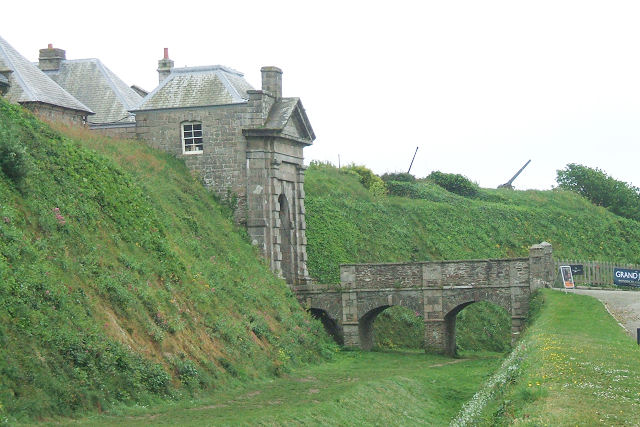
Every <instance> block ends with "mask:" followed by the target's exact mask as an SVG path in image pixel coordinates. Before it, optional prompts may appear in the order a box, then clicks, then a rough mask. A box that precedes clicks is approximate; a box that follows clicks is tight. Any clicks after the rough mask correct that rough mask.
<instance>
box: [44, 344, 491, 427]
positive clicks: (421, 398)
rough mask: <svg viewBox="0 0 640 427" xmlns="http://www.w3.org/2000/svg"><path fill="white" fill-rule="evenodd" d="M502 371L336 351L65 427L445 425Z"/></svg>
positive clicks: (414, 356)
mask: <svg viewBox="0 0 640 427" xmlns="http://www.w3.org/2000/svg"><path fill="white" fill-rule="evenodd" d="M499 364H500V357H499V355H497V354H484V355H482V356H479V355H477V356H475V357H474V358H471V359H464V360H462V359H457V360H451V359H448V358H445V357H442V356H436V355H427V354H424V353H422V352H419V351H414V352H407V353H400V352H392V353H382V352H368V353H364V352H355V351H354V352H341V353H340V354H338V355H336V356H335V357H334V359H333V360H332V361H330V362H326V363H322V364H319V365H313V366H307V367H305V368H303V369H299V370H298V369H296V370H295V371H294V372H292V373H291V374H288V375H285V376H283V377H281V378H276V379H274V380H268V381H264V382H258V383H254V384H249V385H247V386H243V387H239V388H236V389H234V390H231V391H229V390H220V391H218V392H214V393H212V394H210V395H209V396H207V397H204V398H202V399H199V400H194V401H189V402H187V401H181V402H177V403H173V404H168V405H167V404H165V405H162V406H157V407H151V408H127V409H124V410H123V411H121V412H119V413H118V414H117V415H114V414H111V415H95V416H92V417H90V418H85V419H81V420H78V421H74V422H73V423H69V425H74V426H75V425H91V426H114V425H123V426H124V425H126V426H147V425H156V424H157V425H179V426H203V425H215V426H226V425H229V426H240V425H247V426H253V425H273V426H276V425H277V426H282V425H312V426H317V425H327V426H338V425H341V426H345V425H349V426H352V425H406V426H411V425H415V426H424V425H429V426H447V425H449V422H450V421H451V419H452V418H453V417H454V416H455V415H456V413H457V412H458V411H459V409H460V408H461V407H462V405H463V403H464V402H465V401H467V400H468V399H470V398H471V396H472V395H473V393H474V392H475V391H476V390H477V389H478V388H479V387H480V385H481V383H482V382H483V381H484V380H485V379H486V376H487V374H488V373H491V372H492V371H493V370H494V369H495V368H496V367H497V366H498V365H499ZM461 378H464V380H461ZM54 425H66V424H65V423H64V421H63V422H62V423H55V424H54Z"/></svg>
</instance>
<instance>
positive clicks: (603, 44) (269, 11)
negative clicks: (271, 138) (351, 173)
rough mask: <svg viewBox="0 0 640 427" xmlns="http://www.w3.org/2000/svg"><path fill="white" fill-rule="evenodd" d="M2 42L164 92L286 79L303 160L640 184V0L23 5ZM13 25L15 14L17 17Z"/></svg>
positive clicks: (536, 182) (525, 180)
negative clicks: (583, 176)
mask: <svg viewBox="0 0 640 427" xmlns="http://www.w3.org/2000/svg"><path fill="white" fill-rule="evenodd" d="M0 14H2V15H3V16H2V19H1V20H0V22H2V24H0V36H2V37H3V38H4V39H5V40H7V41H8V42H9V43H10V44H12V45H13V46H14V48H16V49H17V50H18V51H19V52H20V53H22V54H23V55H24V56H26V57H27V58H28V59H30V60H33V61H36V60H37V57H38V49H40V48H45V47H46V46H47V44H48V43H52V44H53V45H54V47H59V48H62V49H65V50H66V51H67V59H80V58H99V59H100V60H102V62H103V63H104V64H105V65H106V66H107V67H108V68H110V69H111V70H112V71H114V72H115V73H116V74H117V75H118V76H120V78H122V79H123V80H124V81H125V82H126V83H127V84H129V85H132V84H136V85H139V86H141V87H143V88H145V89H147V90H152V89H153V88H154V87H155V86H156V85H157V84H158V75H157V73H156V68H157V61H158V59H160V58H161V57H162V52H163V48H164V47H168V48H169V55H170V57H171V59H173V60H174V61H175V65H176V66H177V67H181V66H197V65H213V64H222V65H227V66H229V67H232V68H235V69H237V70H239V71H241V72H243V73H244V74H245V77H246V79H247V80H248V81H249V83H251V84H252V85H253V86H254V87H255V88H259V87H260V67H261V66H264V65H275V66H278V67H280V68H281V69H282V70H283V71H284V74H283V92H284V96H299V97H300V98H301V99H302V103H303V105H304V107H305V109H306V111H307V114H308V116H309V119H310V121H311V124H312V126H313V128H314V131H315V133H316V136H317V139H316V141H315V143H314V145H313V146H312V147H310V148H307V149H305V157H306V161H307V162H309V161H310V160H326V161H330V162H332V163H334V164H337V163H338V156H340V160H341V163H342V164H343V165H344V164H347V163H351V162H353V163H356V164H363V165H366V166H368V167H370V168H372V169H373V170H374V171H375V172H376V173H380V174H381V173H384V172H393V171H404V172H406V170H407V168H408V167H409V163H410V161H411V157H412V156H413V153H414V151H415V149H416V147H420V148H419V150H418V154H417V156H416V160H415V163H414V165H413V168H412V173H414V174H416V175H417V176H426V175H428V174H429V173H430V172H431V171H433V170H440V171H443V172H453V173H461V174H463V175H466V176H467V177H469V178H471V179H472V180H474V181H476V182H478V183H479V184H480V185H481V186H483V187H495V186H497V185H499V184H501V183H503V182H505V181H507V180H508V179H509V178H510V177H511V176H512V175H513V174H514V173H515V172H516V171H517V170H518V169H519V168H520V167H521V166H522V165H523V164H524V163H525V162H526V161H527V160H529V159H531V164H530V165H529V166H528V167H527V169H525V171H524V172H523V173H522V175H521V176H520V177H519V178H518V179H517V180H516V181H515V186H516V188H518V189H528V188H538V189H548V188H551V187H552V186H553V185H555V177H556V170H557V169H562V168H564V166H565V165H566V164H568V163H572V162H573V163H580V164H584V165H586V166H590V167H599V168H601V169H604V170H605V171H606V172H607V173H609V174H610V175H612V176H614V177H615V178H617V179H621V180H624V181H627V182H632V183H633V184H635V185H638V186H640V167H638V166H637V165H636V163H638V161H639V160H640V156H639V154H640V148H639V147H640V144H639V142H640V46H639V44H640V25H639V24H638V22H640V2H638V1H615V0H610V1H584V0H581V1H563V0H554V1H544V0H537V1H527V2H524V1H516V0H508V1H487V0H483V1H477V0H471V1H450V0H447V1H403V0H395V1H385V2H377V1H366V2H359V1H344V0H343V1H327V0H325V1H321V2H320V1H318V2H313V3H312V2H304V1H275V0H274V1H224V2H218V1H184V2H176V1H171V2H164V1H154V2H152V3H147V2H134V1H121V0H111V1H109V2H95V1H94V2H87V1H55V2H54V1H50V0H49V1H46V2H45V1H21V2H20V1H11V2H3V4H2V8H1V9H0ZM6 17H10V19H7V18H6Z"/></svg>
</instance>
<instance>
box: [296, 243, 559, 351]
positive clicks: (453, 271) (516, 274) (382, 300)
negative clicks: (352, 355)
mask: <svg viewBox="0 0 640 427" xmlns="http://www.w3.org/2000/svg"><path fill="white" fill-rule="evenodd" d="M554 277H555V267H554V263H553V259H552V248H551V245H550V244H549V243H546V242H543V243H541V244H539V245H535V246H532V247H531V248H530V249H529V257H528V258H512V259H489V260H470V261H436V262H412V263H388V264H346V265H341V266H340V284H339V285H305V286H298V287H295V288H294V290H295V292H296V295H297V297H298V299H299V300H300V302H301V303H302V304H303V305H304V306H305V307H307V308H308V309H309V310H310V311H311V313H312V314H313V315H314V316H316V317H318V318H320V320H322V322H323V324H324V325H325V327H326V328H327V330H328V331H329V333H331V335H333V337H334V338H335V339H336V340H337V341H338V342H339V343H341V344H344V345H345V346H347V347H357V348H362V349H365V350H369V349H371V347H372V346H373V322H374V320H375V318H376V317H377V316H378V314H380V313H381V312H382V311H384V310H385V309H387V308H389V307H391V306H394V305H400V306H403V307H407V308H408V309H410V310H412V311H414V312H415V313H416V314H417V315H420V316H421V317H422V318H423V319H424V324H425V335H424V347H425V350H426V351H428V352H437V353H445V354H449V355H453V354H455V349H456V341H455V340H456V336H455V329H456V316H457V314H458V313H459V312H460V310H462V309H463V308H465V307H466V306H468V305H469V304H472V303H474V302H478V301H489V302H492V303H494V304H497V305H499V306H500V307H503V308H504V309H505V310H507V312H508V313H510V314H511V337H512V341H515V340H516V339H517V338H518V335H519V334H520V331H521V329H522V326H523V321H524V319H525V317H526V315H527V312H528V310H529V297H530V295H531V293H532V292H533V291H534V290H535V289H537V288H540V287H545V286H551V284H552V281H553V279H554Z"/></svg>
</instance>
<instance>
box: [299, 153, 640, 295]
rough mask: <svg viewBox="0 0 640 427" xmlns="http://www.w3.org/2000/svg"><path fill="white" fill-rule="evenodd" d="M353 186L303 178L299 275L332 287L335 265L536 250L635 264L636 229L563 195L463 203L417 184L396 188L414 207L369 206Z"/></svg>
mask: <svg viewBox="0 0 640 427" xmlns="http://www.w3.org/2000/svg"><path fill="white" fill-rule="evenodd" d="M356 184H357V178H356V177H354V176H353V174H351V173H348V172H347V173H344V172H343V171H342V170H339V169H336V168H334V167H332V166H330V165H326V164H320V165H318V164H314V165H312V166H311V167H309V169H308V170H307V173H306V178H305V190H306V199H305V204H306V211H307V215H306V220H307V239H308V246H307V252H308V256H309V263H308V267H309V273H310V274H311V276H312V277H313V278H314V279H316V280H317V281H318V282H320V283H338V282H339V280H340V274H339V264H340V263H353V262H393V261H427V260H446V259H474V258H505V257H520V256H527V255H528V248H529V247H530V246H531V245H533V244H536V243H540V242H542V241H547V242H550V243H551V244H552V245H553V250H554V255H555V256H559V257H565V258H576V259H607V260H617V261H625V262H638V261H640V255H639V254H640V224H639V223H638V222H636V221H634V220H630V219H626V218H622V217H619V216H616V215H614V214H612V213H610V212H608V211H607V210H605V209H604V208H601V207H597V206H594V205H593V204H591V203H590V202H589V201H587V200H586V199H584V198H582V197H580V196H578V195H575V194H573V193H570V192H566V191H557V190H552V191H508V190H486V189H485V190H482V191H481V193H480V194H479V195H478V196H477V197H476V198H474V199H470V198H466V197H462V196H458V195H455V194H453V193H448V192H446V191H445V190H443V189H441V188H439V187H438V188H434V187H435V186H434V185H432V184H429V183H418V182H416V183H402V185H405V186H407V185H412V186H414V187H415V188H416V190H415V191H413V192H409V191H407V194H416V195H418V196H417V197H418V198H406V197H396V196H383V197H374V196H373V195H371V194H370V193H369V192H367V191H366V190H364V191H353V188H354V186H355V185H356ZM443 193H444V194H445V195H446V196H444V195H443Z"/></svg>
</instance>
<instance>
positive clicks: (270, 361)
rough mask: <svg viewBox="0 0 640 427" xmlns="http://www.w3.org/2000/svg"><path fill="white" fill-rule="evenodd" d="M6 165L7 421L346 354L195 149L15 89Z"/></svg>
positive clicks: (2, 335) (2, 405)
mask: <svg viewBox="0 0 640 427" xmlns="http://www.w3.org/2000/svg"><path fill="white" fill-rule="evenodd" d="M0 166H1V167H2V169H0V171H1V172H0V306H1V307H2V310H0V421H9V422H11V421H15V420H16V419H17V420H30V419H38V418H42V417H48V416H51V415H72V414H78V413H79V412H82V411H85V410H99V411H101V410H106V409H107V408H112V407H114V406H117V405H120V404H126V405H134V404H138V405H140V404H149V403H152V402H157V401H160V400H164V399H180V398H185V397H186V398H188V397H189V396H191V395H197V394H198V393H199V392H200V391H203V390H204V391H207V390H212V389H216V388H219V387H223V386H228V385H229V384H233V383H236V382H245V381H247V380H259V379H264V378H271V377H273V376H277V375H281V374H283V373H284V372H287V371H288V370H290V369H291V368H293V367H295V366H299V365H300V364H303V363H306V362H309V361H317V360H320V359H323V358H325V357H329V356H330V355H331V354H332V353H334V349H335V347H334V345H333V344H332V343H330V342H329V340H328V339H327V338H326V335H325V334H324V333H323V332H322V330H321V329H322V325H320V324H319V322H316V321H314V320H312V319H310V318H309V316H308V315H307V314H306V313H305V311H304V310H303V309H302V308H301V307H300V306H299V304H298V303H297V301H296V300H295V298H294V296H293V295H292V293H291V292H290V290H289V289H288V287H287V286H286V284H285V283H284V282H283V281H282V280H279V279H277V278H275V277H274V275H273V274H272V273H271V272H270V271H269V269H268V267H267V266H266V265H265V264H264V263H263V262H261V261H260V258H259V256H258V255H257V253H256V251H255V249H254V248H253V247H252V246H251V245H250V244H249V243H248V242H247V241H246V240H247V239H246V238H245V237H244V232H243V231H242V230H238V229H237V228H236V227H235V226H234V225H233V223H232V222H231V221H230V220H229V217H230V213H229V209H226V208H224V207H221V205H220V204H219V203H217V202H216V200H214V198H213V197H212V196H211V194H210V193H208V192H207V191H205V189H204V188H203V187H202V185H201V184H200V183H199V182H198V181H197V179H196V178H195V177H192V176H191V175H190V174H189V172H188V171H187V169H186V167H185V165H184V163H182V162H181V161H179V160H176V159H175V158H172V157H171V156H169V155H165V154H162V153H158V152H156V151H154V150H151V149H149V148H147V147H146V146H145V145H144V144H140V143H136V142H132V141H113V140H109V139H106V138H101V137H98V136H96V135H95V134H92V133H89V132H81V133H77V134H76V135H75V136H71V137H69V136H64V135H63V134H61V133H59V132H57V131H53V130H51V128H50V127H49V126H47V125H45V124H42V123H41V122H39V121H38V120H36V119H35V118H34V117H33V116H31V115H30V114H29V113H26V112H24V111H23V110H22V109H21V108H19V107H16V106H12V105H9V104H7V103H6V102H5V101H3V100H2V99H0ZM25 171H26V172H27V173H26V176H22V175H23V172H25Z"/></svg>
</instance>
